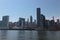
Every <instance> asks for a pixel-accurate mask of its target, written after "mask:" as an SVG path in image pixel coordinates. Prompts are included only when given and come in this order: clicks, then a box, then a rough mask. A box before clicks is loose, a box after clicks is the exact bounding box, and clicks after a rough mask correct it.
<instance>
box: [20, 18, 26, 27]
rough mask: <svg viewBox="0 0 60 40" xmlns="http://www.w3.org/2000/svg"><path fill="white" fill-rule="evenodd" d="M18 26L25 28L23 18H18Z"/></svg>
mask: <svg viewBox="0 0 60 40" xmlns="http://www.w3.org/2000/svg"><path fill="white" fill-rule="evenodd" d="M19 26H23V27H24V26H25V18H19Z"/></svg>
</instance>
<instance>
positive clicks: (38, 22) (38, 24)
mask: <svg viewBox="0 0 60 40" xmlns="http://www.w3.org/2000/svg"><path fill="white" fill-rule="evenodd" d="M40 13H41V9H40V8H37V27H40Z"/></svg>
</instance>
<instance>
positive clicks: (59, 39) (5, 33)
mask: <svg viewBox="0 0 60 40" xmlns="http://www.w3.org/2000/svg"><path fill="white" fill-rule="evenodd" d="M0 40H60V31H43V32H42V31H35V30H31V31H30V30H0Z"/></svg>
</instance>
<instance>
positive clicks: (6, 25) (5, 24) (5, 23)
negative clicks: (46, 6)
mask: <svg viewBox="0 0 60 40" xmlns="http://www.w3.org/2000/svg"><path fill="white" fill-rule="evenodd" d="M2 22H3V23H2V26H3V27H8V26H9V16H3V18H2Z"/></svg>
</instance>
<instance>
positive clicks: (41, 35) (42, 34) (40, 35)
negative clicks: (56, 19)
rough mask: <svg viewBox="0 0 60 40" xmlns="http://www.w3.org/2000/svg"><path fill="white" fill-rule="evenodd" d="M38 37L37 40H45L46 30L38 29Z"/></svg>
mask: <svg viewBox="0 0 60 40" xmlns="http://www.w3.org/2000/svg"><path fill="white" fill-rule="evenodd" d="M38 39H39V40H47V37H46V31H38Z"/></svg>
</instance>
